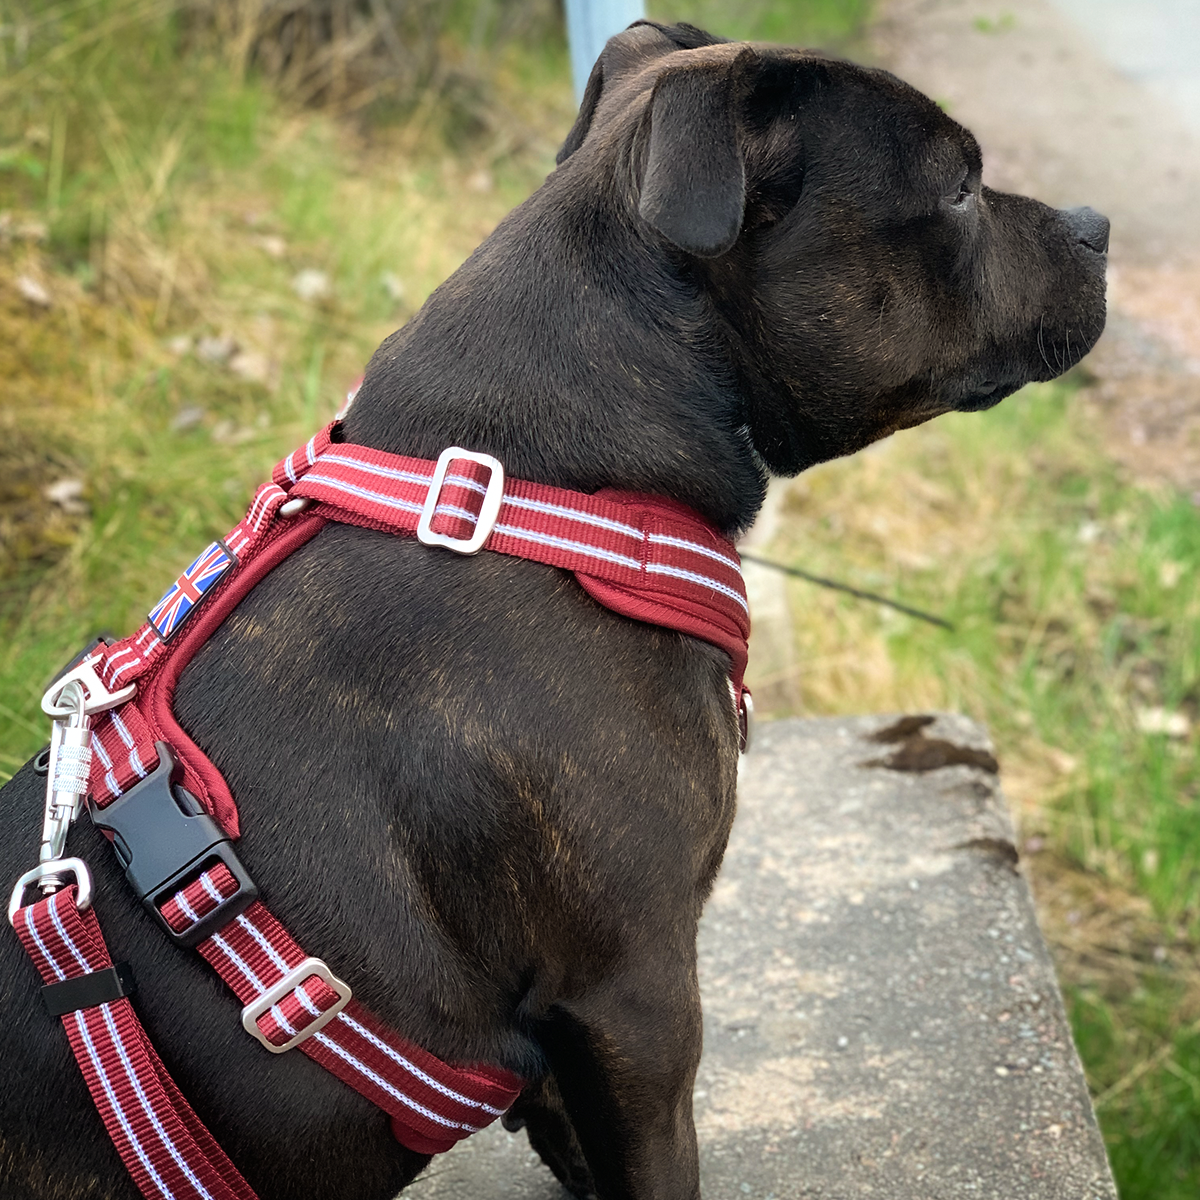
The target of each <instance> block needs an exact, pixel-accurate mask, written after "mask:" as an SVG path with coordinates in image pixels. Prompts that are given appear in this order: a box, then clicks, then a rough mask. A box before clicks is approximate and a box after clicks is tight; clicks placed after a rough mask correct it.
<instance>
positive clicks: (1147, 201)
mask: <svg viewBox="0 0 1200 1200" xmlns="http://www.w3.org/2000/svg"><path fill="white" fill-rule="evenodd" d="M874 41H875V47H876V53H877V55H878V58H879V60H880V61H881V62H882V63H883V64H884V65H886V66H887V67H889V68H890V69H891V70H893V71H895V73H896V74H898V75H900V76H901V77H902V78H904V79H907V80H908V81H909V82H911V83H912V84H914V85H915V86H917V87H919V88H921V89H922V91H925V92H927V93H928V94H929V95H931V96H933V97H934V98H935V99H937V100H939V101H941V102H942V103H944V104H945V106H946V107H947V109H948V111H949V112H950V113H951V115H953V116H954V117H956V118H957V119H958V120H960V121H962V122H963V124H965V125H967V126H968V127H969V128H970V129H972V130H973V131H974V133H975V134H976V136H977V137H978V138H979V140H980V142H981V143H982V145H983V149H984V179H985V181H987V182H988V183H989V184H990V185H991V186H993V187H997V188H1001V189H1004V190H1011V191H1019V192H1025V193H1027V194H1030V195H1034V196H1037V197H1039V198H1040V199H1042V200H1045V201H1047V202H1048V203H1051V204H1055V205H1061V206H1069V205H1074V204H1090V205H1092V207H1094V208H1097V209H1099V210H1100V211H1102V212H1104V213H1105V214H1106V215H1107V216H1108V217H1109V218H1110V220H1111V221H1112V230H1113V232H1112V251H1111V255H1110V274H1109V280H1110V286H1109V311H1110V316H1109V325H1108V331H1107V332H1106V333H1105V335H1104V338H1103V339H1102V340H1101V342H1100V344H1099V345H1098V346H1097V348H1096V350H1095V351H1094V352H1093V353H1092V355H1091V356H1090V357H1089V359H1088V360H1087V363H1086V367H1087V369H1088V371H1089V373H1090V374H1091V375H1093V376H1094V382H1093V383H1092V384H1091V385H1090V386H1089V387H1088V389H1087V392H1086V396H1087V401H1088V402H1089V403H1090V404H1092V405H1093V407H1094V410H1095V412H1096V416H1097V419H1098V420H1099V421H1100V422H1101V425H1102V427H1103V429H1104V432H1105V436H1106V439H1107V442H1108V444H1109V445H1110V447H1111V449H1112V452H1113V454H1114V455H1115V457H1116V458H1117V459H1118V460H1119V461H1121V462H1123V463H1125V464H1126V465H1127V466H1128V467H1129V468H1130V469H1131V470H1132V471H1133V472H1134V474H1135V475H1137V476H1138V477H1139V478H1142V479H1144V480H1147V481H1159V482H1169V483H1172V484H1175V485H1176V486H1179V487H1182V488H1184V489H1186V490H1187V491H1189V492H1191V493H1193V495H1195V496H1196V497H1197V500H1198V502H1200V217H1198V213H1200V138H1197V136H1196V135H1195V134H1193V133H1192V132H1190V131H1189V129H1188V127H1187V125H1186V124H1185V123H1184V121H1183V119H1182V117H1181V116H1180V115H1178V114H1177V113H1176V112H1175V111H1174V110H1172V109H1170V108H1169V107H1167V106H1166V105H1165V104H1164V103H1163V102H1161V101H1160V100H1158V99H1156V98H1155V97H1154V96H1153V95H1152V94H1151V92H1150V90H1148V88H1147V87H1145V86H1144V85H1142V84H1140V83H1139V82H1137V81H1136V80H1134V79H1132V78H1130V77H1129V76H1127V75H1125V74H1123V73H1122V72H1121V71H1119V70H1118V69H1117V68H1116V67H1114V66H1113V65H1111V64H1110V63H1109V62H1107V61H1106V60H1105V59H1104V58H1103V57H1102V56H1101V54H1100V52H1099V50H1098V49H1097V48H1096V47H1094V46H1093V45H1092V44H1090V43H1089V40H1088V37H1087V35H1086V33H1085V32H1084V31H1083V29H1082V28H1081V27H1080V26H1078V25H1075V24H1073V23H1072V22H1071V21H1070V20H1068V19H1067V18H1066V17H1064V16H1062V15H1060V13H1059V12H1057V11H1056V10H1055V9H1054V8H1053V7H1052V6H1051V4H1049V3H1047V2H1046V0H1003V2H1002V3H994V2H993V3H988V2H986V0H883V2H882V4H881V14H880V19H879V21H878V25H877V27H876V30H875V39H874Z"/></svg>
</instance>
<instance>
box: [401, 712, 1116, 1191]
mask: <svg viewBox="0 0 1200 1200" xmlns="http://www.w3.org/2000/svg"><path fill="white" fill-rule="evenodd" d="M910 724H911V723H910ZM889 728H891V729H892V730H893V736H892V739H891V740H890V741H888V742H886V743H880V742H878V741H873V740H870V735H872V734H878V733H879V732H880V731H881V730H887V729H889ZM955 760H959V761H957V762H956V761H955ZM989 760H990V746H989V745H988V743H987V738H986V734H985V733H984V731H983V730H982V729H981V728H980V727H979V726H978V725H975V724H974V723H972V722H970V721H968V720H966V719H965V718H962V717H956V716H949V715H943V716H940V717H939V718H938V719H937V721H936V723H934V724H931V725H929V726H927V727H925V728H922V729H910V728H905V727H897V725H896V718H882V717H860V718H850V719H841V720H819V721H781V722H777V723H774V724H768V725H765V726H760V729H759V736H758V743H757V745H756V746H755V747H754V748H753V749H752V751H751V754H750V755H749V756H748V757H747V761H746V764H745V772H744V777H743V780H742V787H741V798H740V809H739V814H738V819H737V824H736V826H735V828H734V833H733V838H732V841H731V842H730V847H729V853H728V855H727V856H726V859H725V866H724V868H723V870H722V873H721V878H720V880H719V881H718V884H717V887H716V889H715V891H714V893H713V897H712V900H711V901H710V903H709V906H708V909H707V912H706V914H705V918H704V922H703V925H702V929H701V937H700V960H701V984H702V987H703V989H704V1005H705V1055H704V1060H703V1062H702V1064H701V1068H700V1076H699V1078H698V1080H697V1085H696V1122H697V1127H698V1129H699V1133H700V1144H701V1168H702V1176H703V1181H704V1188H705V1194H706V1195H707V1196H708V1197H710V1198H715V1197H743V1196H747V1197H758V1198H759V1200H800V1198H804V1200H818V1198H819V1200H858V1198H860V1197H872V1198H876V1197H878V1198H885V1200H960V1198H962V1200H968V1198H969V1200H1116V1189H1115V1188H1114V1186H1113V1183H1112V1178H1111V1175H1110V1173H1109V1169H1108V1164H1107V1161H1106V1158H1105V1154H1104V1147H1103V1144H1102V1142H1101V1140H1100V1135H1099V1132H1098V1130H1097V1127H1096V1123H1095V1119H1094V1117H1093V1115H1092V1109H1091V1104H1090V1102H1089V1099H1088V1093H1087V1088H1086V1085H1085V1083H1084V1080H1083V1075H1082V1072H1081V1070H1080V1066H1079V1061H1078V1058H1077V1056H1076V1053H1075V1049H1074V1046H1073V1044H1072V1042H1071V1036H1070V1031H1069V1029H1068V1026H1067V1022H1066V1017H1065V1014H1064V1012H1063V1006H1062V1001H1061V998H1060V995H1059V992H1058V987H1057V984H1056V983H1055V979H1054V973H1053V969H1052V966H1051V963H1050V959H1049V956H1048V954H1047V952H1046V948H1045V946H1044V944H1043V942H1042V939H1041V936H1040V934H1039V932H1038V929H1037V925H1036V922H1035V919H1034V911H1033V903H1032V900H1031V897H1030V894H1029V890H1028V888H1027V886H1026V883H1025V880H1024V879H1023V878H1022V876H1021V875H1020V874H1019V873H1018V871H1017V867H1016V852H1015V850H1014V848H1013V843H1012V830H1011V826H1010V823H1009V819H1008V814H1007V811H1006V809H1005V805H1004V799H1003V796H1002V795H1001V793H1000V791H999V787H998V784H997V779H996V775H995V773H994V770H992V769H989V768H990V767H992V766H994V764H992V763H991V762H990V761H989ZM886 762H891V763H892V764H893V765H892V766H888V765H884V764H885V763H886ZM939 763H941V764H946V763H949V764H950V765H938V764H939ZM896 767H901V768H906V769H895V768H896ZM913 768H916V769H913ZM407 1194H413V1195H419V1196H425V1197H438V1198H443V1197H444V1198H449V1197H456V1198H458V1197H464V1198H465V1197H472V1198H474V1197H493V1196H494V1197H512V1198H514V1200H555V1198H559V1197H561V1196H562V1195H563V1193H562V1192H561V1190H560V1189H559V1188H558V1186H557V1184H556V1183H555V1182H554V1180H553V1178H552V1177H551V1176H550V1174H549V1172H548V1171H547V1170H546V1169H545V1168H544V1167H542V1166H541V1164H540V1162H539V1161H538V1160H537V1158H536V1156H534V1155H533V1154H531V1152H530V1150H529V1148H528V1144H527V1143H526V1141H525V1138H524V1135H523V1134H518V1135H516V1136H513V1135H510V1134H507V1133H505V1132H504V1131H503V1130H502V1129H499V1128H498V1127H493V1128H492V1129H491V1130H489V1131H488V1132H487V1133H485V1134H483V1135H480V1136H479V1137H477V1138H473V1139H471V1140H470V1141H469V1142H468V1143H466V1144H465V1145H463V1146H460V1147H459V1148H458V1149H456V1150H454V1151H452V1152H451V1153H450V1154H448V1155H445V1156H444V1157H442V1158H441V1159H438V1160H436V1161H435V1162H434V1163H433V1165H432V1167H431V1169H430V1170H429V1171H428V1172H427V1173H426V1175H424V1176H422V1177H421V1179H420V1180H418V1181H417V1182H416V1183H414V1184H413V1186H412V1188H411V1189H410V1192H409V1193H407Z"/></svg>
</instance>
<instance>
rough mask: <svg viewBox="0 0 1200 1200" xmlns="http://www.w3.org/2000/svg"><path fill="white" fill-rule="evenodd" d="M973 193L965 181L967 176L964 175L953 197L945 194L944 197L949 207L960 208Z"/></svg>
mask: <svg viewBox="0 0 1200 1200" xmlns="http://www.w3.org/2000/svg"><path fill="white" fill-rule="evenodd" d="M974 195H975V193H974V192H973V191H971V188H970V185H969V184H968V183H967V176H965V175H964V176H963V178H962V181H961V182H960V183H959V185H958V190H957V192H956V193H955V195H954V196H953V197H950V196H947V197H946V199H947V200H948V201H949V204H950V207H951V208H962V207H964V206H965V205H966V203H967V201H968V200H971V199H972V198H973V197H974Z"/></svg>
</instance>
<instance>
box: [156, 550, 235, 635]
mask: <svg viewBox="0 0 1200 1200" xmlns="http://www.w3.org/2000/svg"><path fill="white" fill-rule="evenodd" d="M236 562H237V556H236V555H235V554H234V553H233V551H232V550H230V549H229V547H228V546H226V545H225V543H224V542H221V541H216V542H213V543H212V545H210V546H209V547H208V549H207V550H205V551H204V552H203V553H202V554H201V555H200V557H199V558H198V559H196V561H195V562H194V563H192V565H191V566H190V567H188V569H187V570H186V571H184V573H183V574H182V575H180V577H179V578H178V579H177V580H175V582H174V583H173V584H171V586H170V587H169V588H167V591H166V594H165V595H164V596H163V598H162V599H161V600H160V601H159V602H158V603H157V604H156V605H155V606H154V607H153V608H152V609H151V610H150V624H151V625H153V626H154V629H155V631H156V632H157V633H158V636H159V637H160V638H162V640H163V641H164V642H165V641H166V640H167V639H168V638H169V637H170V636H171V635H172V634H173V633H174V632H175V631H176V630H177V629H178V628H179V627H180V625H182V624H183V622H184V621H185V620H186V619H187V617H188V615H189V614H190V613H191V612H192V610H193V609H194V608H195V607H196V605H198V604H199V603H200V601H201V600H203V599H204V596H205V593H207V592H208V590H209V589H210V588H211V587H212V586H213V584H215V583H216V582H217V581H218V580H219V579H220V578H221V576H222V575H224V574H225V572H226V571H228V570H229V568H230V567H232V566H233V565H234V564H235V563H236Z"/></svg>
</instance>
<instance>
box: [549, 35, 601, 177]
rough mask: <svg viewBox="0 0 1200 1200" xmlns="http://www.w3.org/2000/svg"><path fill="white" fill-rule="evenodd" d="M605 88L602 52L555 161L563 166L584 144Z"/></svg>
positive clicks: (593, 65)
mask: <svg viewBox="0 0 1200 1200" xmlns="http://www.w3.org/2000/svg"><path fill="white" fill-rule="evenodd" d="M603 90H604V55H603V54H601V55H600V57H599V58H598V59H596V61H595V62H594V63H593V64H592V73H591V74H590V75H589V76H588V81H587V87H585V88H584V89H583V100H582V102H581V103H580V105H579V116H577V117H576V118H575V124H574V125H572V126H571V132H570V133H568V134H567V140H566V141H565V142H563V144H562V147H561V149H560V150H559V152H558V154H557V155H555V158H554V161H555V162H556V163H557V164H558V165H559V166H560V167H561V166H562V165H563V163H565V162H566V161H567V159H568V158H570V157H571V155H572V154H574V153H575V151H576V150H578V149H579V147H580V146H582V145H583V139H584V138H585V137H587V135H588V130H589V129H591V127H592V118H593V117H594V116H595V115H596V105H597V104H599V103H600V93H601V92H602V91H603Z"/></svg>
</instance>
